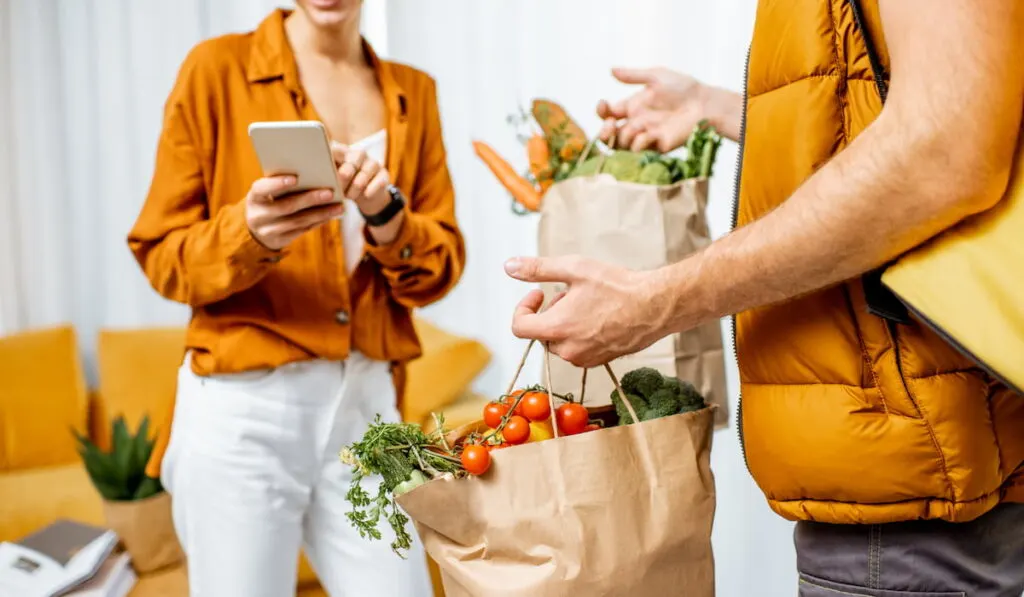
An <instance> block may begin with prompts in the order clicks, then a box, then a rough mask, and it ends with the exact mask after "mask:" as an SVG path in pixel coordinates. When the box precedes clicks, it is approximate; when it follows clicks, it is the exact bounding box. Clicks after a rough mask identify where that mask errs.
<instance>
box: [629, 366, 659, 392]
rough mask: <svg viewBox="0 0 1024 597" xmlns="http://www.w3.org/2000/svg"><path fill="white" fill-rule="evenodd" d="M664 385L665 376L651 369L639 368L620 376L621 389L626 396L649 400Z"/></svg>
mask: <svg viewBox="0 0 1024 597" xmlns="http://www.w3.org/2000/svg"><path fill="white" fill-rule="evenodd" d="M664 383H665V376H664V375H662V374H661V372H660V371H658V370H657V369H655V368H653V367H640V368H639V369H634V370H632V371H630V372H629V373H627V374H625V375H623V376H622V380H621V384H622V389H623V390H625V392H626V393H627V394H637V395H638V396H641V397H642V398H649V397H650V396H651V395H652V394H654V393H655V392H657V391H658V390H659V389H660V388H661V387H662V385H663V384H664Z"/></svg>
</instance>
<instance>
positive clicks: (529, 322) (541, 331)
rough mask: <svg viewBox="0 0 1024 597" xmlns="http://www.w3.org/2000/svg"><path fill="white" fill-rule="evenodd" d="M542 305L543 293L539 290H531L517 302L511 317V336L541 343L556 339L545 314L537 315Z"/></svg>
mask: <svg viewBox="0 0 1024 597" xmlns="http://www.w3.org/2000/svg"><path fill="white" fill-rule="evenodd" d="M543 304H544V293H543V292H541V291H540V290H531V291H530V293H529V294H527V295H526V296H525V297H524V298H523V300H521V301H519V304H518V305H516V310H515V313H514V315H513V316H512V334H513V335H514V336H516V337H517V338H526V339H529V340H540V341H542V342H547V341H549V340H555V339H556V338H554V336H553V335H552V333H551V329H550V325H549V324H548V323H547V321H546V319H547V312H544V313H538V311H539V310H540V308H541V306H542V305H543Z"/></svg>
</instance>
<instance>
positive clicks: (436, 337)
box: [402, 318, 491, 421]
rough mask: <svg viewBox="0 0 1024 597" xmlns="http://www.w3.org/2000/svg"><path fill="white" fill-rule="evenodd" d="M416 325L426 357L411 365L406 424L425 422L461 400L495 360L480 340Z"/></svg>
mask: <svg viewBox="0 0 1024 597" xmlns="http://www.w3.org/2000/svg"><path fill="white" fill-rule="evenodd" d="M415 325H416V333H417V334H418V335H419V337H420V342H421V343H422V345H423V356H421V357H420V358H418V359H416V360H414V361H412V362H411V363H409V371H408V379H407V382H406V388H405V390H406V391H405V400H404V404H403V405H402V410H403V413H402V414H403V418H404V419H405V420H406V421H422V420H424V419H425V418H426V417H429V416H430V413H431V412H434V411H438V410H441V409H443V408H444V407H445V406H447V405H449V404H451V403H452V402H454V401H455V400H457V399H458V398H459V397H460V396H462V395H463V393H465V392H466V390H467V388H469V386H470V384H471V383H473V380H474V379H475V378H476V376H477V375H479V374H480V372H481V371H483V370H484V368H485V367H487V364H488V363H489V362H490V360H491V353H490V351H489V350H487V347H485V346H484V345H483V344H481V343H479V342H477V341H476V340H472V339H469V338H462V337H459V336H456V335H454V334H449V333H448V332H445V331H443V330H441V329H438V328H437V327H436V326H434V325H432V324H430V323H429V322H427V321H425V320H423V319H420V318H416V320H415Z"/></svg>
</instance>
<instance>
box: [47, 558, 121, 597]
mask: <svg viewBox="0 0 1024 597" xmlns="http://www.w3.org/2000/svg"><path fill="white" fill-rule="evenodd" d="M138 580H139V579H138V577H137V576H136V575H135V571H134V570H132V559H131V556H129V555H128V554H127V553H126V552H121V553H119V554H115V555H112V556H110V557H109V558H107V561H106V562H104V563H103V566H101V567H100V571H99V572H97V573H96V576H94V577H92V578H90V579H89V580H87V581H85V584H82V585H79V586H78V587H77V588H76V589H74V590H73V591H71V592H70V593H67V594H66V595H65V597H126V596H127V595H128V592H129V591H131V590H132V588H134V587H135V583H137V582H138Z"/></svg>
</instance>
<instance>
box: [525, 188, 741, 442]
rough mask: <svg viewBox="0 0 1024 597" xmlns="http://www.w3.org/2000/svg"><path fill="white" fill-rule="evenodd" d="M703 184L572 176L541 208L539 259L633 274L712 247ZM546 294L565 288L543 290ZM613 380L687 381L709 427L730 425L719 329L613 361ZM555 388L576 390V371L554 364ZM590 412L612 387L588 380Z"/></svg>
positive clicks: (675, 337) (709, 327)
mask: <svg viewBox="0 0 1024 597" xmlns="http://www.w3.org/2000/svg"><path fill="white" fill-rule="evenodd" d="M707 196H708V181H707V179H688V180H684V181H681V182H679V183H676V184H673V185H670V186H660V187H659V186H654V185H647V184H638V183H628V182H619V181H617V180H615V178H614V177H613V176H611V175H610V174H598V175H595V176H587V177H577V178H570V179H567V180H564V181H561V182H558V183H556V184H554V185H553V186H552V187H551V188H550V189H548V190H547V192H546V193H545V194H544V201H543V203H542V205H541V218H540V230H539V233H538V255H540V256H542V257H553V256H561V255H582V256H584V257H591V258H594V259H598V260H600V261H604V262H606V263H611V264H614V265H619V266H622V267H626V268H629V269H632V270H650V269H655V268H658V267H662V266H664V265H668V264H670V263H675V262H677V261H680V260H682V259H683V258H684V257H686V256H687V255H690V254H691V253H694V252H695V251H697V250H699V249H702V248H704V247H705V246H707V245H708V244H709V243H710V242H711V234H710V232H709V230H708V226H707V218H706V213H705V211H706V206H707ZM541 287H542V288H543V289H544V292H545V294H546V295H547V296H548V297H549V298H550V297H551V296H552V295H553V294H555V293H557V292H559V291H561V290H564V288H561V287H559V286H557V285H553V284H542V285H541ZM611 365H612V368H613V369H614V370H615V372H616V374H618V375H621V374H622V373H623V372H625V371H629V370H631V369H636V368H638V367H645V366H646V367H653V368H655V369H657V370H659V371H661V372H662V373H664V374H665V375H671V376H673V377H678V378H679V379H682V380H684V381H688V382H690V383H692V384H693V385H694V386H695V387H696V388H697V389H698V390H699V391H700V392H701V394H703V395H704V397H705V399H706V400H707V401H708V402H709V403H711V404H714V405H716V406H717V407H718V408H717V409H716V411H715V412H716V415H715V425H716V427H723V426H725V425H727V424H728V420H729V413H728V407H727V395H726V382H725V357H724V354H723V349H722V328H721V326H720V324H719V322H718V321H712V322H709V323H707V324H705V325H703V326H701V327H698V328H696V329H693V330H689V331H687V332H683V333H680V334H672V335H670V336H668V337H666V338H664V339H662V340H661V341H659V342H656V343H655V344H654V345H652V346H650V347H648V348H646V349H644V350H642V351H640V352H638V353H636V354H633V355H629V356H626V357H623V358H621V359H618V360H616V361H614V362H612V363H611ZM551 374H552V378H553V382H554V384H555V387H558V388H566V390H567V391H571V390H570V388H572V387H573V385H574V384H576V385H578V383H579V379H580V370H579V369H577V368H576V367H574V366H572V365H570V364H569V363H567V362H565V361H563V360H561V359H559V358H557V357H556V358H555V360H554V362H553V364H552V372H551ZM591 377H592V379H594V380H595V381H594V384H595V387H593V388H592V389H591V390H590V391H588V396H589V398H588V401H589V403H590V405H592V406H599V405H606V404H609V403H610V402H611V393H612V389H613V388H612V385H611V382H610V381H609V380H608V379H606V377H605V376H601V375H593V376H591Z"/></svg>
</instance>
